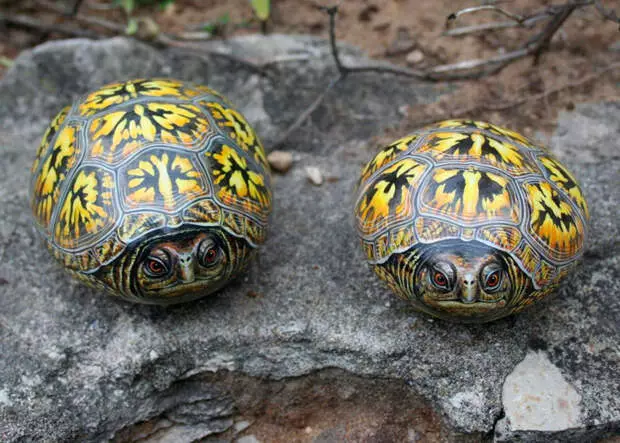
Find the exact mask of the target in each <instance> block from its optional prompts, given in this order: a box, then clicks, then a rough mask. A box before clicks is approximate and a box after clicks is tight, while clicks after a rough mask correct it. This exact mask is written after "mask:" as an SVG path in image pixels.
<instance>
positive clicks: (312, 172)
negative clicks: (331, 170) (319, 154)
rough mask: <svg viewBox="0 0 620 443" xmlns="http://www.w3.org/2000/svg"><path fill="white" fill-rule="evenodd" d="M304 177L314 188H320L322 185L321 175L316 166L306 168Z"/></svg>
mask: <svg viewBox="0 0 620 443" xmlns="http://www.w3.org/2000/svg"><path fill="white" fill-rule="evenodd" d="M306 176H307V177H308V180H310V183H312V184H313V185H315V186H321V185H322V184H323V174H321V171H320V170H319V168H317V167H316V166H307V167H306Z"/></svg>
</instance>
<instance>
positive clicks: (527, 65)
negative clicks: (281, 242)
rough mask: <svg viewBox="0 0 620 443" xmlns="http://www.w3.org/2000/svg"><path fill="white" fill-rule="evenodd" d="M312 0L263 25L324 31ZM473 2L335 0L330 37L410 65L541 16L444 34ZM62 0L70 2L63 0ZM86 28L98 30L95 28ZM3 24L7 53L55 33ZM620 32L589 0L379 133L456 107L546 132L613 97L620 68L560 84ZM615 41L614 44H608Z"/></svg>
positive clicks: (233, 27)
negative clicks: (515, 56)
mask: <svg viewBox="0 0 620 443" xmlns="http://www.w3.org/2000/svg"><path fill="white" fill-rule="evenodd" d="M2 3H4V4H6V5H7V6H4V7H3V9H4V10H6V12H7V13H11V14H14V13H25V14H29V15H31V16H34V17H36V18H37V19H38V20H40V21H41V22H45V23H64V24H72V22H71V20H70V19H68V18H67V19H62V18H60V19H59V18H58V15H57V14H53V13H50V12H49V11H46V9H45V8H41V7H40V6H39V5H38V2H37V1H36V0H29V1H24V2H6V1H4V2H3V1H2V0H0V4H2ZM56 3H57V4H58V3H60V2H56ZM111 3H112V2H111V1H107V2H104V1H102V0H85V1H84V2H83V5H82V6H81V9H80V11H81V13H82V14H87V15H89V16H93V17H101V18H106V19H108V20H113V21H115V22H117V23H119V24H122V23H125V20H126V18H125V16H124V13H123V12H122V11H121V10H120V8H118V7H116V8H109V6H110V4H111ZM318 3H322V4H325V5H330V4H331V2H327V1H322V2H319V1H304V2H300V1H297V0H273V1H272V14H271V20H270V23H269V25H268V31H269V32H278V33H306V34H308V33H309V34H315V35H320V36H324V37H326V36H327V32H328V26H327V24H328V20H327V16H326V15H325V13H323V12H321V11H319V10H318V9H317V8H316V6H315V5H316V4H318ZM477 3H479V2H476V1H473V0H472V1H467V0H458V1H451V0H439V1H438V0H386V1H377V0H344V1H341V2H340V13H339V15H338V22H337V30H336V31H337V37H338V39H341V40H344V41H346V42H348V43H351V44H353V45H356V46H359V47H361V48H362V49H364V50H365V51H366V52H368V53H369V54H370V55H371V56H373V57H375V58H378V59H385V60H389V61H391V62H393V63H396V64H401V65H406V64H407V55H408V54H411V52H412V51H416V52H417V53H416V54H415V55H410V56H409V61H410V63H412V62H411V60H417V62H415V63H413V65H414V67H415V68H425V67H428V66H431V65H435V64H439V63H454V62H457V61H462V60H466V59H471V58H480V57H489V56H493V55H497V54H499V53H501V52H502V51H510V50H512V49H515V48H517V47H518V46H519V45H520V44H522V43H523V42H524V41H526V40H527V39H528V38H529V37H530V36H532V35H534V34H535V33H536V32H538V31H539V30H540V29H541V27H542V26H543V24H544V22H541V23H540V24H539V25H537V26H536V27H535V28H534V29H516V28H512V29H504V30H499V31H494V32H487V33H484V34H479V35H470V36H465V37H458V38H452V37H447V36H442V35H441V34H442V31H443V30H444V29H445V28H444V25H445V22H446V17H447V16H448V15H449V14H450V13H451V12H454V11H455V10H458V9H460V8H463V7H466V6H471V5H475V4H477ZM614 3H615V2H613V1H610V0H607V1H603V5H604V6H606V7H607V8H612V7H613V6H616V7H617V5H614ZM16 4H18V6H17V5H16ZM65 4H66V5H69V4H71V2H69V1H68V0H66V1H65ZM549 4H551V2H549V1H545V0H542V1H540V0H539V1H536V0H514V1H511V2H508V3H505V4H502V5H503V6H504V7H505V8H506V9H509V10H510V11H513V12H516V13H519V14H528V13H532V12H534V11H538V10H540V9H542V8H545V7H547V6H548V5H549ZM102 6H104V7H105V6H107V9H102ZM134 16H136V17H151V18H152V19H153V20H155V21H156V22H157V23H158V25H159V26H160V29H162V30H163V31H165V32H168V33H179V32H187V31H193V30H196V29H200V28H201V26H202V25H204V24H207V23H216V22H218V21H219V22H221V21H222V20H221V19H222V17H225V16H227V17H228V18H227V24H225V25H223V26H220V29H219V30H220V32H221V34H222V35H223V36H225V37H226V36H232V35H238V34H247V33H252V32H258V31H259V30H260V25H259V24H258V22H257V21H256V20H255V19H253V12H252V10H251V8H250V6H249V2H248V1H247V0H176V1H175V2H174V3H172V4H171V5H169V6H168V7H167V8H165V9H161V8H159V7H157V6H150V7H141V8H139V9H138V10H137V11H135V12H134ZM497 20H500V21H502V20H505V18H504V17H501V16H499V15H498V14H497V13H494V12H488V11H487V12H479V13H477V14H474V15H467V16H464V17H462V18H460V19H459V21H458V22H457V24H458V25H469V24H475V23H482V22H490V21H497ZM73 24H75V23H73ZM93 30H95V31H97V32H100V33H101V32H104V31H102V30H101V29H96V28H93ZM6 31H7V32H3V33H2V34H1V35H0V54H1V55H4V56H5V57H8V58H14V57H15V56H16V55H17V54H18V53H19V51H21V50H23V49H26V48H28V47H31V46H33V45H35V44H38V43H40V42H42V41H44V40H45V39H51V38H59V37H61V35H59V34H57V33H40V32H36V31H32V30H24V29H20V28H17V27H13V26H10V27H8V28H7V29H6ZM107 35H109V34H107ZM618 41H620V33H619V32H618V25H617V24H614V23H612V22H611V21H605V20H603V18H602V17H601V15H600V14H599V13H598V12H597V11H596V9H595V8H594V7H592V6H590V7H587V8H583V9H580V10H579V11H577V12H575V13H574V14H573V15H572V16H571V17H570V18H569V19H568V21H567V22H566V23H565V24H564V26H563V27H562V29H561V30H560V31H559V32H558V33H557V34H556V35H555V37H554V39H553V40H552V44H551V47H550V49H549V51H548V52H546V53H545V54H544V55H543V56H542V57H541V59H540V60H539V63H538V64H537V65H534V64H533V60H532V58H531V57H529V58H527V59H523V60H520V61H518V62H516V63H514V64H512V65H510V66H508V67H507V68H506V69H504V70H503V71H502V72H501V73H499V74H498V75H494V76H491V77H488V78H484V79H481V80H472V81H466V82H461V85H462V86H463V87H461V88H459V89H458V90H457V91H456V92H455V93H453V94H451V95H449V96H446V97H444V99H443V100H441V102H439V103H436V104H432V105H428V106H423V107H418V108H415V109H404V110H403V111H404V112H403V115H404V117H403V120H402V122H400V125H396V122H395V129H394V130H392V131H390V133H388V134H386V135H385V139H386V140H387V139H391V138H393V137H395V136H398V135H400V134H402V133H403V132H405V131H407V130H411V129H413V128H415V127H417V126H420V125H421V124H425V123H428V122H430V121H433V120H438V119H442V118H449V117H453V116H463V117H470V118H476V119H487V120H491V121H493V122H496V123H499V124H503V125H507V126H509V127H512V128H514V129H517V130H519V131H521V132H523V133H525V134H526V135H529V136H532V135H534V134H535V133H536V132H537V131H544V132H549V131H550V130H552V129H553V128H554V126H555V119H556V117H557V114H558V112H559V111H561V110H564V109H568V110H570V109H572V108H573V107H574V106H575V104H577V103H580V102H587V101H599V100H604V99H605V100H618V99H620V88H618V81H620V69H615V70H612V71H610V72H607V73H606V74H605V75H602V76H600V77H597V78H596V79H593V80H591V81H588V82H587V83H583V84H580V85H577V86H575V87H565V86H567V85H570V84H571V83H575V82H578V81H579V80H580V79H583V78H584V77H586V76H589V75H590V74H592V73H595V72H597V71H598V70H600V69H603V68H605V67H606V66H609V65H610V64H611V63H618V62H620V50H619V49H618V48H617V46H618ZM614 43H615V46H616V47H615V49H612V45H614ZM1 72H2V68H0V74H1ZM555 88H557V89H559V91H558V92H556V93H553V94H549V95H544V93H545V92H546V91H549V90H551V89H555ZM537 95H538V97H536V96H537ZM541 95H544V96H541ZM530 96H532V97H533V99H531V100H528V101H526V102H525V103H521V104H518V105H514V106H509V107H508V109H505V110H501V111H493V110H487V109H484V108H485V106H491V107H497V106H500V105H510V104H511V103H513V102H515V100H518V99H522V98H524V97H530ZM474 108H476V109H474ZM300 112H301V110H300ZM383 138H384V137H380V140H377V143H382V142H383Z"/></svg>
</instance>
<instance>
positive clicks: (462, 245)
mask: <svg viewBox="0 0 620 443" xmlns="http://www.w3.org/2000/svg"><path fill="white" fill-rule="evenodd" d="M355 217H356V221H357V229H358V233H359V236H360V238H361V241H362V247H363V249H364V251H365V253H366V256H367V258H368V262H369V263H370V265H371V266H372V268H373V269H374V271H375V272H376V274H377V275H379V277H380V278H382V279H383V280H385V281H386V282H387V284H388V286H389V287H390V288H391V289H392V290H393V291H394V292H396V294H398V295H399V296H401V297H403V298H405V299H407V300H409V301H410V302H411V303H412V305H413V306H414V307H415V308H416V309H418V310H420V311H423V312H426V313H428V314H431V315H433V316H436V317H440V318H444V319H449V320H456V321H462V322H486V321H491V320H494V319H497V318H500V317H503V316H506V315H508V314H511V313H513V312H518V311H520V310H522V309H523V308H525V307H526V306H528V305H530V304H531V303H533V302H535V301H537V300H540V299H542V298H544V297H545V296H546V295H548V294H549V293H550V292H552V291H553V290H554V289H555V288H556V287H557V285H558V284H559V282H560V280H562V278H563V277H564V276H566V275H567V274H568V273H569V272H570V270H571V268H572V267H573V266H574V265H575V263H576V261H577V259H578V258H579V257H580V255H581V254H582V252H583V248H584V243H585V241H586V236H587V222H588V218H589V214H588V207H587V204H586V201H585V199H584V197H583V194H582V192H581V189H580V188H579V185H578V184H577V182H576V180H575V178H574V177H573V176H572V175H571V173H570V172H569V171H568V170H567V169H566V168H565V167H564V166H563V165H562V164H561V163H559V162H558V161H557V160H556V159H555V158H554V157H553V156H552V155H551V154H550V152H549V151H548V150H546V149H545V148H542V147H540V146H537V145H535V144H533V143H532V142H531V141H529V140H528V139H526V138H525V137H523V136H521V135H519V134H517V133H515V132H513V131H510V130H508V129H504V128H501V127H498V126H495V125H492V124H489V123H484V122H479V121H464V120H450V121H443V122H440V123H437V124H435V125H433V126H430V127H428V128H425V129H423V130H420V131H418V132H415V133H413V134H411V135H410V136H408V137H405V138H403V139H401V140H398V141H396V142H394V143H392V144H391V145H389V146H387V147H385V148H384V149H383V150H381V151H380V152H379V153H378V154H377V155H376V156H375V158H374V159H372V160H371V161H370V162H369V163H368V165H367V166H366V167H365V169H364V170H363V171H362V176H361V179H360V182H359V186H358V195H357V199H356V203H355Z"/></svg>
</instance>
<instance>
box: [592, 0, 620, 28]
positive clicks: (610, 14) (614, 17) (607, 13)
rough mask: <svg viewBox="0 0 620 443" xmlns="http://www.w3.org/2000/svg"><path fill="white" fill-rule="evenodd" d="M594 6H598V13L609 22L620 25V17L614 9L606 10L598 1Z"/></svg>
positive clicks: (598, 0)
mask: <svg viewBox="0 0 620 443" xmlns="http://www.w3.org/2000/svg"><path fill="white" fill-rule="evenodd" d="M594 6H596V9H597V10H598V12H599V13H600V14H601V15H602V16H603V17H605V18H606V19H607V20H611V21H612V22H616V23H619V24H620V17H618V14H616V11H614V10H613V9H605V7H604V6H603V5H602V4H601V2H600V0H596V1H595V2H594Z"/></svg>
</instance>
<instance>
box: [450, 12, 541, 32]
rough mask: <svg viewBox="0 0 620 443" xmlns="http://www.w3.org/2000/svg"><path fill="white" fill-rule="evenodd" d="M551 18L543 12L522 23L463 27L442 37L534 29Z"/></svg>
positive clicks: (453, 29)
mask: <svg viewBox="0 0 620 443" xmlns="http://www.w3.org/2000/svg"><path fill="white" fill-rule="evenodd" d="M548 18H549V13H548V12H543V13H541V14H536V15H532V16H531V17H527V18H526V19H525V20H523V21H521V22H515V21H505V22H491V23H482V24H480V25H472V26H461V27H458V28H452V29H447V30H446V31H444V32H443V33H442V35H445V36H449V37H456V36H460V35H468V34H474V33H477V32H485V31H494V30H498V29H506V28H533V27H534V25H535V24H536V23H538V22H541V21H543V20H547V19H548Z"/></svg>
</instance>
